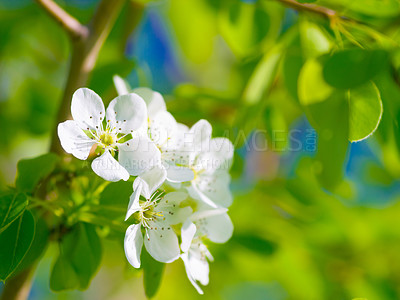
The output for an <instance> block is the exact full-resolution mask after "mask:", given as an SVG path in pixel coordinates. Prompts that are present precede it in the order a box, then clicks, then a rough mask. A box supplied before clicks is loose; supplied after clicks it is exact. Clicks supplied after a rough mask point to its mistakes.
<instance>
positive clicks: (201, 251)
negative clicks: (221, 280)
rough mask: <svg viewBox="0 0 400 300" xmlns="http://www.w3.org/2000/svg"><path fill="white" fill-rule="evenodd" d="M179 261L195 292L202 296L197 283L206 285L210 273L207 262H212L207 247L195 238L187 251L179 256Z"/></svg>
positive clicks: (212, 259)
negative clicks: (183, 266)
mask: <svg viewBox="0 0 400 300" xmlns="http://www.w3.org/2000/svg"><path fill="white" fill-rule="evenodd" d="M181 259H182V261H183V263H184V264H185V270H186V274H187V276H188V278H189V281H190V282H191V283H192V285H193V286H194V287H195V288H196V290H197V292H198V293H199V294H201V295H203V290H202V289H201V288H200V286H199V284H198V283H197V282H200V283H201V284H202V285H208V282H209V273H210V266H209V265H208V261H214V258H213V257H212V255H211V253H210V251H208V249H207V246H206V245H205V244H204V243H203V242H202V240H201V239H200V238H196V239H194V240H193V242H192V244H191V245H190V248H189V249H188V251H187V252H185V253H183V254H182V255H181Z"/></svg>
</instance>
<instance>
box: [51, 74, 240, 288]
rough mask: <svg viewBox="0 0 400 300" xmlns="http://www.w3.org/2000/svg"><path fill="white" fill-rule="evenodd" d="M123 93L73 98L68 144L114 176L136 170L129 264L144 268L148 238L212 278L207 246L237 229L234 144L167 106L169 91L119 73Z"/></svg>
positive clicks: (193, 274)
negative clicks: (133, 85)
mask: <svg viewBox="0 0 400 300" xmlns="http://www.w3.org/2000/svg"><path fill="white" fill-rule="evenodd" d="M114 81H115V84H116V88H117V91H118V93H119V96H118V97H116V98H115V99H114V100H112V101H111V102H110V104H109V106H108V108H107V109H105V108H104V104H103V102H102V100H101V98H100V97H99V96H98V95H97V94H96V93H95V92H93V91H92V90H90V89H87V88H81V89H78V90H77V91H76V92H75V93H74V95H73V97H72V104H71V113H72V117H73V120H67V121H65V122H63V123H60V124H59V125H58V135H59V138H60V141H61V145H62V147H63V148H64V150H65V151H66V152H68V153H70V154H72V155H74V156H75V157H76V158H78V159H81V160H85V159H88V157H91V156H92V155H91V154H93V153H94V154H95V155H97V157H96V158H95V159H94V160H93V161H92V164H91V166H92V169H93V171H94V172H95V173H96V174H97V175H99V176H101V177H102V178H104V179H105V180H108V181H119V180H121V179H122V180H125V181H126V180H128V179H129V178H130V177H131V176H135V179H134V181H133V193H132V195H131V197H130V201H129V204H128V209H127V214H126V218H125V221H128V222H132V223H133V224H132V225H130V226H129V227H128V229H127V231H126V235H125V241H124V245H125V254H126V257H127V259H128V261H129V263H130V264H131V265H132V266H133V267H135V268H139V267H140V254H141V250H142V247H143V244H144V246H145V248H146V250H147V252H148V253H149V254H150V255H151V256H152V257H153V258H154V259H155V260H157V261H160V262H163V263H171V262H173V261H175V260H177V259H179V258H181V259H182V260H183V262H184V265H185V268H186V273H187V275H188V278H189V280H190V282H191V283H192V284H193V286H194V287H195V288H196V289H197V291H198V292H199V293H200V294H202V293H203V291H202V290H201V288H200V286H199V283H200V284H202V285H207V284H208V282H209V264H208V261H212V260H213V257H212V256H211V254H210V252H209V250H208V248H207V244H208V243H209V242H214V243H225V242H226V241H228V240H229V239H230V237H231V236H232V232H233V224H232V221H231V219H230V218H229V216H228V214H227V207H229V206H230V205H231V203H232V195H231V192H230V190H229V182H230V176H229V168H230V165H231V161H232V157H233V151H234V148H233V145H232V143H231V142H230V141H229V140H228V139H226V138H212V127H211V125H210V123H208V122H207V121H206V120H200V121H198V122H197V123H196V124H194V125H193V126H192V127H191V128H189V127H187V126H186V125H184V124H180V123H178V122H177V121H176V120H175V118H174V117H173V116H172V115H171V114H170V113H169V112H168V111H167V109H166V104H165V101H164V99H163V97H162V96H161V95H160V94H159V93H158V92H155V91H152V90H150V89H148V88H138V89H134V90H131V89H130V88H129V87H128V85H127V84H126V83H125V81H124V80H123V79H121V78H120V77H115V78H114Z"/></svg>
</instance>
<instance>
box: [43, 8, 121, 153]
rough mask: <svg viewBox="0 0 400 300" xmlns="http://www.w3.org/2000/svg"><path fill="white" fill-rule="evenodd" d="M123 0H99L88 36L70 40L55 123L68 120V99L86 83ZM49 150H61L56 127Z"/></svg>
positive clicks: (61, 151)
mask: <svg viewBox="0 0 400 300" xmlns="http://www.w3.org/2000/svg"><path fill="white" fill-rule="evenodd" d="M125 1H126V0H113V1H111V0H102V1H101V2H100V4H99V6H98V7H97V10H96V12H95V14H94V16H93V17H92V20H91V22H90V23H89V25H88V29H89V35H88V36H87V37H86V38H85V39H80V40H74V39H72V40H71V42H72V55H71V62H70V69H69V74H68V78H67V82H66V84H65V88H64V94H63V97H62V100H61V104H60V107H59V110H58V114H57V119H56V124H58V123H60V122H63V121H65V120H67V119H70V117H71V116H70V110H71V98H72V95H73V93H74V92H75V91H76V90H77V89H78V88H81V87H84V86H85V85H86V84H87V81H88V78H89V76H90V74H91V72H92V71H93V68H94V66H95V63H96V61H97V57H98V55H99V52H100V49H101V47H102V46H103V44H104V42H105V40H106V38H107V36H108V34H109V33H110V31H111V28H112V26H113V25H114V23H115V20H116V19H117V17H118V15H119V13H120V12H121V9H122V6H123V4H124V3H125ZM50 151H52V152H55V153H59V154H61V153H64V151H63V150H62V148H61V145H60V142H59V140H58V136H57V130H56V126H55V128H54V131H53V135H52V139H51V145H50Z"/></svg>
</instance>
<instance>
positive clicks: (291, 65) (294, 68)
mask: <svg viewBox="0 0 400 300" xmlns="http://www.w3.org/2000/svg"><path fill="white" fill-rule="evenodd" d="M303 64H304V59H303V56H302V55H301V54H300V53H298V52H295V53H292V52H287V53H286V55H285V58H284V60H283V64H282V73H283V79H284V81H285V85H286V88H287V90H288V92H289V93H290V95H291V96H292V97H293V99H296V100H298V99H299V96H298V92H297V82H298V78H299V74H300V71H301V69H302V67H303Z"/></svg>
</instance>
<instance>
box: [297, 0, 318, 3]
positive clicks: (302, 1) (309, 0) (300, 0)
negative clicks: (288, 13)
mask: <svg viewBox="0 0 400 300" xmlns="http://www.w3.org/2000/svg"><path fill="white" fill-rule="evenodd" d="M297 2H299V3H313V2H317V0H297Z"/></svg>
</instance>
